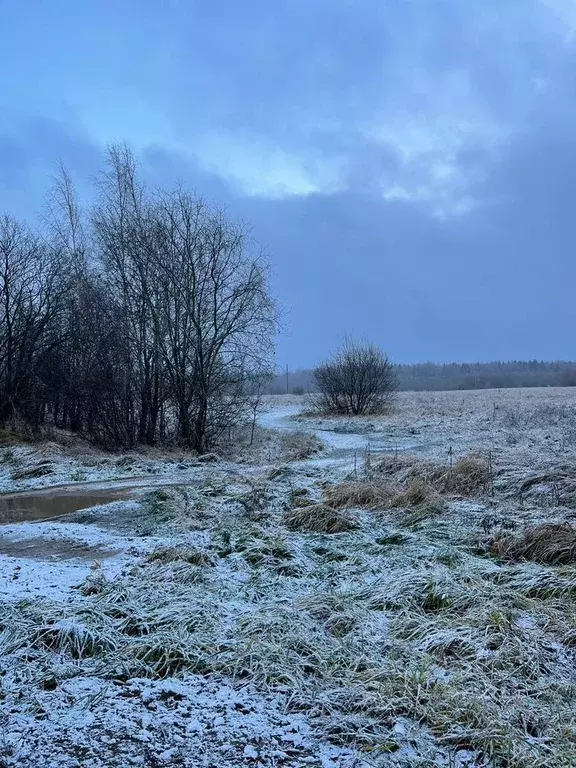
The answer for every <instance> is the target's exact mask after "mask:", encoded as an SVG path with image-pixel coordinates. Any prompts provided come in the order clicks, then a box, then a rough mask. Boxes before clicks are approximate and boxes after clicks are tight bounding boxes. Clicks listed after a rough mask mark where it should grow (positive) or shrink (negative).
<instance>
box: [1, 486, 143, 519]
mask: <svg viewBox="0 0 576 768" xmlns="http://www.w3.org/2000/svg"><path fill="white" fill-rule="evenodd" d="M131 496H132V494H131V493H130V490H129V489H127V488H114V489H109V490H92V491H89V490H79V489H76V488H69V489H66V490H65V489H63V488H62V489H59V490H56V489H52V490H51V492H50V493H46V491H39V492H34V491H30V492H28V493H14V494H6V495H5V496H0V524H2V523H22V522H24V521H30V520H47V519H50V518H53V517H61V516H62V515H69V514H71V513H72V512H78V510H80V509H88V508H89V507H96V506H99V505H100V504H109V503H110V502H112V501H123V500H125V499H129V498H131Z"/></svg>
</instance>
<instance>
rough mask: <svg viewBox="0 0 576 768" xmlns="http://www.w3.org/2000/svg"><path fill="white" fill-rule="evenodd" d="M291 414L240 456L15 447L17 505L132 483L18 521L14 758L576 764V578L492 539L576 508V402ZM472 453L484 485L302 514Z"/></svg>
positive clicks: (274, 421)
mask: <svg viewBox="0 0 576 768" xmlns="http://www.w3.org/2000/svg"><path fill="white" fill-rule="evenodd" d="M269 406H270V407H269V410H268V411H267V412H266V413H265V414H263V416H262V418H261V430H260V432H259V435H258V440H257V445H256V446H254V448H253V449H252V450H251V451H247V452H246V453H245V454H244V455H243V456H242V457H241V458H242V460H241V461H236V462H232V461H227V462H223V461H219V462H215V463H207V464H203V463H198V462H196V461H195V460H193V459H191V458H190V457H186V456H178V457H176V456H169V457H163V456H157V455H136V454H134V455H127V456H123V457H114V456H110V455H102V454H99V453H98V452H95V451H89V450H85V451H83V452H81V453H78V452H76V453H75V452H74V451H73V450H71V449H66V450H65V449H62V448H61V447H60V446H58V445H55V444H47V445H43V446H11V447H5V448H3V449H2V448H0V459H1V463H0V484H1V487H2V489H3V490H4V492H5V493H12V494H13V493H14V492H18V491H27V492H28V494H29V495H28V496H27V497H15V496H11V497H9V496H5V497H4V498H5V500H8V499H9V498H10V499H11V502H10V504H11V505H12V506H10V507H8V505H7V502H6V505H5V509H4V511H5V514H6V515H8V514H9V513H10V509H12V510H13V509H14V504H15V503H16V502H17V501H18V498H20V499H21V503H25V504H26V505H29V504H31V503H33V502H34V497H33V496H31V495H30V494H31V492H32V491H34V490H35V489H50V490H42V493H44V494H45V493H48V494H49V495H50V497H53V496H54V495H56V498H58V497H57V494H58V493H61V492H65V493H68V494H70V493H72V491H73V494H74V498H76V497H79V496H82V494H86V495H87V497H88V498H90V497H91V496H90V495H91V494H92V495H93V494H94V493H96V492H101V491H107V490H109V489H110V488H115V489H116V490H118V491H120V492H121V494H122V493H126V497H122V496H121V497H120V498H115V499H114V500H113V501H111V503H108V504H106V505H105V506H96V507H93V508H91V509H87V510H83V511H80V512H78V513H76V514H75V515H72V516H68V517H61V518H55V519H51V520H47V521H45V522H16V523H10V522H7V523H6V524H4V525H3V526H1V528H0V629H1V633H0V766H2V765H5V766H25V767H28V766H30V767H32V766H40V765H42V766H47V767H50V768H51V767H52V766H54V768H56V766H58V767H59V768H60V767H61V768H72V766H88V767H90V768H97V767H98V768H101V767H102V768H103V767H104V766H118V767H119V766H129V765H143V766H164V765H166V766H171V765H172V766H214V768H218V767H220V766H222V767H223V768H225V766H244V765H246V766H326V768H327V767H328V766H334V767H336V766H406V767H407V766H435V765H441V766H448V767H450V766H473V765H474V766H476V765H477V766H519V767H522V768H524V767H526V768H528V766H542V768H543V767H544V766H550V767H552V766H562V767H567V766H573V765H576V714H575V707H574V705H573V701H574V691H575V690H576V674H575V669H576V665H575V661H576V658H575V655H574V648H575V647H576V610H575V606H574V595H575V594H576V569H575V568H574V566H572V565H562V566H550V565H545V564H540V563H536V562H527V563H513V562H510V563H508V562H502V561H499V560H497V559H496V558H495V557H493V556H491V554H490V549H489V546H490V540H491V539H492V537H494V536H495V535H497V534H499V533H502V532H503V531H504V532H512V533H513V534H517V533H518V534H519V533H520V532H521V531H522V530H523V528H524V526H525V525H529V524H534V523H541V522H543V521H546V522H549V521H552V522H571V521H573V520H574V518H575V517H576V511H575V510H576V392H575V391H574V390H570V389H547V390H507V391H486V392H467V393H435V394H413V393H403V394H402V395H400V397H399V401H398V407H397V409H396V411H395V412H394V413H393V414H391V415H390V416H389V417H387V418H374V419H372V418H366V419H355V420H346V419H336V420H330V419H323V418H317V417H310V416H302V415H301V411H302V409H303V405H302V400H301V399H299V398H281V397H276V398H270V402H269ZM318 439H319V440H321V441H322V444H323V445H322V446H319V445H318ZM308 454H310V455H308ZM470 454H473V455H474V456H477V457H481V458H482V461H485V462H486V465H487V466H489V467H490V473H491V474H490V482H489V483H487V484H485V485H484V486H483V487H482V488H479V489H477V490H476V491H475V492H474V493H470V494H466V493H465V494H462V493H454V492H450V493H449V492H446V491H445V490H444V489H440V491H438V492H436V491H434V494H435V495H433V496H430V498H429V499H428V500H427V501H426V502H422V503H421V502H418V504H416V505H415V506H411V502H410V503H408V501H406V503H405V505H404V506H402V505H400V506H394V505H392V506H386V505H381V506H379V507H378V508H377V509H376V508H369V507H370V505H369V504H368V503H360V502H358V504H359V506H354V505H351V506H352V508H351V509H349V510H343V511H342V512H338V514H339V515H340V514H341V515H343V516H344V517H343V519H344V520H345V522H348V523H350V525H349V526H348V528H347V529H346V528H344V529H343V530H342V532H340V533H333V534H327V533H322V532H311V531H309V530H307V529H306V527H303V528H298V527H293V526H291V525H289V524H288V523H287V521H288V519H289V518H288V517H287V514H289V513H290V512H291V511H293V510H296V511H298V510H300V509H303V510H304V513H305V514H304V517H305V516H306V514H307V511H308V510H310V512H309V514H310V515H311V516H314V514H316V512H315V510H317V509H320V508H319V507H316V506H315V505H317V504H321V503H323V500H324V499H326V498H329V493H330V491H331V490H332V489H338V488H348V487H353V488H355V489H360V490H362V491H365V490H366V488H369V489H372V490H373V488H374V487H377V488H378V489H381V490H382V492H383V493H384V491H386V492H388V491H387V488H388V486H392V485H395V490H398V489H399V488H400V485H401V484H402V483H404V482H408V481H407V480H406V478H408V477H410V478H413V477H416V479H417V480H418V481H419V475H418V473H420V474H421V476H422V477H423V478H424V477H432V476H434V477H436V476H437V475H438V476H439V474H438V471H437V470H438V468H440V469H442V468H449V467H450V466H451V465H452V464H453V463H455V462H457V461H458V460H459V459H460V458H462V457H465V456H468V455H470ZM306 456H308V457H306ZM381 462H383V463H381ZM434 472H436V475H434ZM410 482H412V480H410ZM427 482H428V481H427ZM343 483H345V484H348V485H342V484H343ZM69 485H71V486H72V491H71V490H70V488H68V486H69ZM62 486H66V488H64V489H62ZM396 486H397V487H396ZM1 499H2V497H0V510H2V506H1ZM22 499H24V501H22ZM19 503H20V502H19ZM40 503H41V502H40ZM50 514H53V510H51V512H50ZM312 527H313V526H312Z"/></svg>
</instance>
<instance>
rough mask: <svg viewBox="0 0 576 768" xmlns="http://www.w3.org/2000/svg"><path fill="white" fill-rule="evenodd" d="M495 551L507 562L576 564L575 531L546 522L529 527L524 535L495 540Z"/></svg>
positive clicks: (493, 549)
mask: <svg viewBox="0 0 576 768" xmlns="http://www.w3.org/2000/svg"><path fill="white" fill-rule="evenodd" d="M492 552H493V554H495V555H496V556H497V557H501V558H502V559H504V560H512V561H521V560H532V561H534V562H536V563H542V564H545V565H568V564H570V563H576V528H575V527H574V526H572V525H568V524H567V523H545V524H543V525H537V526H534V527H533V528H527V529H526V530H525V531H524V533H523V534H522V535H521V536H511V535H505V536H503V535H500V536H497V537H496V538H494V540H493V541H492Z"/></svg>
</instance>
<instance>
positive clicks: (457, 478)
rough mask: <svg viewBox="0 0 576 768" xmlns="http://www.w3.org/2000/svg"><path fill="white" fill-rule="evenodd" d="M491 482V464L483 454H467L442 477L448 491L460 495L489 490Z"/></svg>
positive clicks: (444, 486) (470, 494) (472, 494)
mask: <svg viewBox="0 0 576 768" xmlns="http://www.w3.org/2000/svg"><path fill="white" fill-rule="evenodd" d="M489 483H490V465H489V464H488V461H487V460H486V459H484V458H483V457H481V456H465V457H464V458H463V459H460V460H459V461H457V462H456V464H454V466H453V467H452V468H451V469H449V470H448V471H447V472H446V473H445V474H444V476H443V477H442V478H441V485H442V486H443V488H444V490H445V491H446V492H448V493H457V494H458V495H460V496H474V495H476V494H477V493H480V492H482V491H487V490H488V487H489Z"/></svg>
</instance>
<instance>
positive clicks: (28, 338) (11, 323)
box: [0, 216, 66, 426]
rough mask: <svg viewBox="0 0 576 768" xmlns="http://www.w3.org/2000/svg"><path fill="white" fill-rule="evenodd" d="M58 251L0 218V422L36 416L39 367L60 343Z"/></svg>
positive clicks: (34, 420) (61, 290)
mask: <svg viewBox="0 0 576 768" xmlns="http://www.w3.org/2000/svg"><path fill="white" fill-rule="evenodd" d="M62 277H63V276H62V262H61V259H60V255H59V254H58V253H55V252H54V251H53V250H52V249H51V248H49V247H48V245H47V244H46V243H45V242H43V241H42V239H41V238H39V237H38V236H37V235H35V234H34V233H33V232H32V231H31V230H30V229H29V228H28V227H27V226H26V224H23V223H22V222H19V221H17V220H16V219H14V218H11V217H9V216H3V217H2V218H0V424H5V423H7V422H8V421H10V420H13V419H15V418H22V419H24V420H27V421H29V422H30V423H31V424H32V425H33V426H36V425H37V423H38V421H39V420H40V419H41V413H40V411H41V403H40V397H39V390H40V388H41V387H40V381H39V378H38V377H39V371H40V367H41V363H42V360H43V359H44V358H45V356H46V355H48V354H49V353H50V351H51V350H53V349H54V348H55V347H56V346H57V345H58V344H59V343H60V342H61V336H60V328H59V326H58V323H57V318H58V316H59V314H60V313H61V311H62V307H63V296H64V294H65V290H66V287H65V284H64V282H63V280H62Z"/></svg>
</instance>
